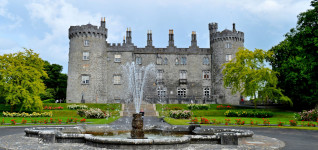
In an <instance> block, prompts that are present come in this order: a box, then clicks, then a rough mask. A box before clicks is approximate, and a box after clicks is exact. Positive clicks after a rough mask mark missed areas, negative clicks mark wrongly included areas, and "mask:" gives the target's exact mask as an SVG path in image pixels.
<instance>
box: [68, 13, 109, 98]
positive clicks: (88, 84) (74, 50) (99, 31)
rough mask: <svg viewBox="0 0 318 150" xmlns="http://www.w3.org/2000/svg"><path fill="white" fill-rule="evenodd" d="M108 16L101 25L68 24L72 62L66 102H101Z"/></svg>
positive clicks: (103, 93)
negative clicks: (106, 20)
mask: <svg viewBox="0 0 318 150" xmlns="http://www.w3.org/2000/svg"><path fill="white" fill-rule="evenodd" d="M105 26H106V22H105V18H102V20H101V25H100V27H98V26H94V25H91V24H87V25H81V26H71V27H70V28H69V34H68V35H69V39H70V43H69V44H70V48H69V62H68V80H67V93H66V99H67V103H97V102H99V103H101V102H102V101H103V99H104V95H106V94H105V92H106V90H105V89H104V88H103V87H105V86H104V85H103V83H104V82H103V81H104V79H105V76H104V75H105V73H104V72H103V70H105V69H103V66H105V63H106V61H105V59H104V57H105V55H106V39H107V28H106V27H105Z"/></svg>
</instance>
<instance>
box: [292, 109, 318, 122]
mask: <svg viewBox="0 0 318 150" xmlns="http://www.w3.org/2000/svg"><path fill="white" fill-rule="evenodd" d="M295 118H296V119H297V120H299V121H300V120H304V121H317V119H318V110H317V109H312V110H309V111H306V110H303V112H299V113H297V114H295Z"/></svg>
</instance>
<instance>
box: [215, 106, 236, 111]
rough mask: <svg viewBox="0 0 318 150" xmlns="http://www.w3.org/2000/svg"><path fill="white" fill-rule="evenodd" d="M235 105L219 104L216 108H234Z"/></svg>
mask: <svg viewBox="0 0 318 150" xmlns="http://www.w3.org/2000/svg"><path fill="white" fill-rule="evenodd" d="M232 108H233V107H232V106H230V105H218V106H216V109H219V110H221V109H232Z"/></svg>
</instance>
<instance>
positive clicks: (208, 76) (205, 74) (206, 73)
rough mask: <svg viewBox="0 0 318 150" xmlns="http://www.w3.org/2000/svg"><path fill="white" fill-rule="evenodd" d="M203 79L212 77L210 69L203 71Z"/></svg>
mask: <svg viewBox="0 0 318 150" xmlns="http://www.w3.org/2000/svg"><path fill="white" fill-rule="evenodd" d="M203 79H210V71H203Z"/></svg>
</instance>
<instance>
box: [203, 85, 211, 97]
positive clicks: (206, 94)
mask: <svg viewBox="0 0 318 150" xmlns="http://www.w3.org/2000/svg"><path fill="white" fill-rule="evenodd" d="M203 95H204V96H205V97H210V88H208V87H206V88H204V89H203Z"/></svg>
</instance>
